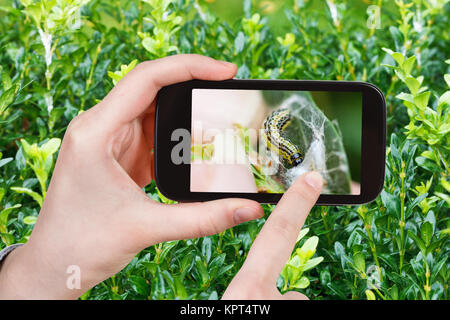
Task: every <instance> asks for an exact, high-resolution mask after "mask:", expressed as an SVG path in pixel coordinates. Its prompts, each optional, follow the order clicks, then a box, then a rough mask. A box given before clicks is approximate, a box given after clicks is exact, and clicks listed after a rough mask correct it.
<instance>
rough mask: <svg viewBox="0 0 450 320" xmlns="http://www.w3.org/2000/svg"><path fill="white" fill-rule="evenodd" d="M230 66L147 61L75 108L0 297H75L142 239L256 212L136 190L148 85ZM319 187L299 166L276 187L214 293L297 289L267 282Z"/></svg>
mask: <svg viewBox="0 0 450 320" xmlns="http://www.w3.org/2000/svg"><path fill="white" fill-rule="evenodd" d="M235 73H236V66H235V65H233V64H230V63H227V62H220V61H216V60H214V59H211V58H208V57H202V56H198V55H178V56H171V57H167V58H163V59H159V60H154V61H147V62H144V63H141V64H140V65H138V66H137V67H136V68H134V69H133V70H132V71H131V72H130V73H129V74H128V75H127V76H126V77H124V79H122V80H121V81H120V82H119V83H118V84H117V85H116V86H115V87H114V89H113V90H111V92H110V93H109V94H108V95H107V96H106V97H105V98H104V99H103V100H102V101H101V102H100V103H99V104H97V105H96V106H94V107H93V108H91V109H89V110H88V111H85V112H83V113H82V114H80V115H79V116H77V117H76V118H75V119H74V120H73V121H72V122H71V123H70V125H69V127H68V129H67V131H66V133H65V135H64V139H63V142H62V145H61V149H60V152H59V156H58V159H57V161H56V165H55V169H54V173H53V176H52V179H51V182H50V185H49V188H48V192H47V195H46V197H45V200H44V203H43V206H42V209H41V211H40V213H39V217H38V219H37V223H36V225H35V227H34V229H33V232H32V234H31V236H30V239H29V240H28V242H27V243H26V244H24V245H23V246H21V247H19V248H17V249H15V250H14V251H13V252H11V253H10V254H9V255H8V256H7V258H6V259H5V260H4V262H3V264H2V265H1V266H0V299H76V298H78V297H79V296H80V295H82V294H83V293H84V292H85V291H87V290H88V289H89V288H91V287H93V286H95V285H96V284H98V283H100V282H101V281H103V280H105V279H107V278H109V277H111V276H112V275H114V274H116V273H117V272H119V271H120V270H122V269H123V268H124V267H125V266H126V265H127V264H128V263H129V262H130V261H131V260H132V258H133V257H134V256H135V255H136V254H137V253H138V252H140V251H141V250H143V249H144V248H147V247H149V246H152V245H154V244H157V243H160V242H164V241H169V240H178V239H187V238H195V237H203V236H207V235H211V234H216V233H219V232H221V231H223V230H226V229H228V228H230V227H232V226H234V225H236V224H239V223H242V222H245V221H249V220H252V219H257V218H260V217H262V215H263V211H262V208H261V206H260V205H259V204H258V203H257V202H255V201H252V200H247V199H223V200H216V201H210V202H204V203H188V204H175V205H165V204H161V203H158V202H155V201H153V200H152V199H150V198H149V197H148V196H147V195H146V194H145V193H144V191H143V190H142V187H144V186H145V185H147V184H148V183H150V181H151V179H152V176H153V174H152V171H153V153H152V149H153V129H154V115H155V97H156V94H157V92H158V90H159V89H160V88H161V87H163V86H166V85H169V84H172V83H177V82H181V81H187V80H189V79H193V78H195V79H205V80H224V79H229V78H232V77H233V76H234V74H235ZM321 186H322V180H321V178H320V175H318V174H317V173H308V174H306V175H303V176H301V177H300V178H299V179H297V181H296V182H295V183H294V184H293V185H292V186H291V188H290V189H289V190H288V191H287V192H286V193H285V194H284V196H283V198H282V200H281V201H280V203H279V205H278V206H277V207H276V209H275V210H274V211H273V212H272V214H271V216H270V218H269V219H268V220H267V222H266V224H265V226H264V227H263V229H262V231H261V233H260V235H259V236H258V237H257V239H256V240H255V242H254V244H253V246H252V248H251V250H250V252H249V256H248V258H247V260H246V262H245V264H244V266H243V268H242V269H241V271H239V273H238V274H237V276H236V277H235V278H234V280H233V281H232V283H231V285H230V287H229V288H228V289H227V291H226V293H225V295H224V298H235V299H240V298H246V299H251V298H258V299H263V298H265V299H275V298H304V296H303V295H300V294H299V293H289V294H285V295H283V296H282V295H281V294H280V293H279V292H278V290H277V288H276V286H275V281H276V276H278V274H279V273H280V271H281V269H280V268H281V267H282V265H284V262H286V261H287V260H288V258H289V255H290V253H291V251H292V249H293V247H294V245H295V240H296V238H297V235H298V232H299V231H300V228H301V226H302V225H303V222H304V220H305V218H306V216H307V215H308V212H309V211H310V209H311V207H312V206H313V205H314V203H315V202H316V200H317V198H318V196H319V194H320V190H321ZM73 265H75V266H78V267H79V268H80V270H81V286H80V288H79V289H70V288H68V286H67V285H66V283H67V279H68V277H69V274H67V270H68V267H69V266H73ZM275 275H276V276H275ZM274 279H275V281H274ZM249 287H252V288H254V289H255V290H256V292H255V291H254V290H252V292H249V289H248V288H249Z"/></svg>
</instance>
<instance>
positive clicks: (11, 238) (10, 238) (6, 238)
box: [0, 232, 15, 246]
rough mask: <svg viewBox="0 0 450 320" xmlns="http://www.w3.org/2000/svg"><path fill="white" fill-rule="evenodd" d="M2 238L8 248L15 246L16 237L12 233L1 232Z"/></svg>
mask: <svg viewBox="0 0 450 320" xmlns="http://www.w3.org/2000/svg"><path fill="white" fill-rule="evenodd" d="M0 238H1V239H2V241H3V242H4V243H5V244H6V245H7V246H10V245H12V244H14V241H15V239H14V236H13V235H12V234H10V233H1V232H0Z"/></svg>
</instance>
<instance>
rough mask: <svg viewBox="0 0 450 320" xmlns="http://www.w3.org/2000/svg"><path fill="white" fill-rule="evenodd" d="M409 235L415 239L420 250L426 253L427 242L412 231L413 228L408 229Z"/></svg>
mask: <svg viewBox="0 0 450 320" xmlns="http://www.w3.org/2000/svg"><path fill="white" fill-rule="evenodd" d="M408 236H409V237H410V238H411V239H413V240H414V242H415V243H416V245H417V246H418V247H419V249H420V251H421V252H422V254H423V255H424V254H425V253H426V251H427V248H426V247H425V243H424V242H423V241H422V240H421V239H420V238H419V237H417V236H416V235H415V234H414V233H413V232H411V230H408Z"/></svg>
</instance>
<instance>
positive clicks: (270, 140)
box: [264, 108, 303, 167]
mask: <svg viewBox="0 0 450 320" xmlns="http://www.w3.org/2000/svg"><path fill="white" fill-rule="evenodd" d="M290 123H291V114H290V112H289V109H287V108H281V109H278V110H275V111H274V112H272V113H271V114H270V115H269V116H268V117H267V118H266V120H265V121H264V138H265V140H266V143H267V146H268V147H270V148H271V149H272V150H274V151H275V152H277V153H278V154H279V155H281V156H282V157H283V158H284V159H285V160H286V161H287V162H288V163H289V164H290V165H292V166H294V167H295V166H298V165H299V164H301V163H302V162H303V153H302V152H301V151H300V149H299V148H298V147H297V146H296V145H295V144H293V143H292V142H291V141H290V140H289V139H287V138H286V137H284V136H283V131H284V130H285V129H286V128H287V127H288V126H289V124H290Z"/></svg>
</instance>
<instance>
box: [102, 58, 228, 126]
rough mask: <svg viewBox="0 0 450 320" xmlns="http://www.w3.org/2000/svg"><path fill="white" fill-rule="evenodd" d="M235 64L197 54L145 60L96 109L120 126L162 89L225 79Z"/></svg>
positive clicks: (142, 110) (149, 102)
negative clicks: (169, 86) (181, 83)
mask: <svg viewBox="0 0 450 320" xmlns="http://www.w3.org/2000/svg"><path fill="white" fill-rule="evenodd" d="M235 74H236V65H234V64H232V63H229V62H224V61H219V60H215V59H213V58H209V57H205V56H201V55H197V54H181V55H175V56H169V57H165V58H161V59H157V60H152V61H146V62H143V63H141V64H139V65H138V66H136V67H135V68H134V69H133V70H131V71H130V72H129V73H128V74H127V75H126V76H125V77H124V78H123V79H122V80H120V81H119V83H118V84H117V85H116V86H115V87H114V88H113V89H112V90H111V91H110V92H109V93H108V95H107V96H106V97H105V98H104V99H103V101H102V102H100V103H99V104H98V105H97V106H96V107H95V108H97V109H99V111H100V109H101V110H104V112H103V111H102V112H99V113H98V114H99V115H104V116H105V117H106V119H105V121H106V122H107V123H109V124H113V125H120V124H123V123H127V122H130V121H132V120H134V119H136V118H137V117H139V116H140V115H141V114H142V113H143V112H144V111H146V110H147V108H148V107H149V106H150V104H151V102H152V101H153V100H154V99H155V97H156V94H157V93H158V91H159V89H161V88H162V87H164V86H167V85H170V84H174V83H177V82H183V81H188V80H192V79H202V80H226V79H230V78H232V77H233V76H234V75H235Z"/></svg>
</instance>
